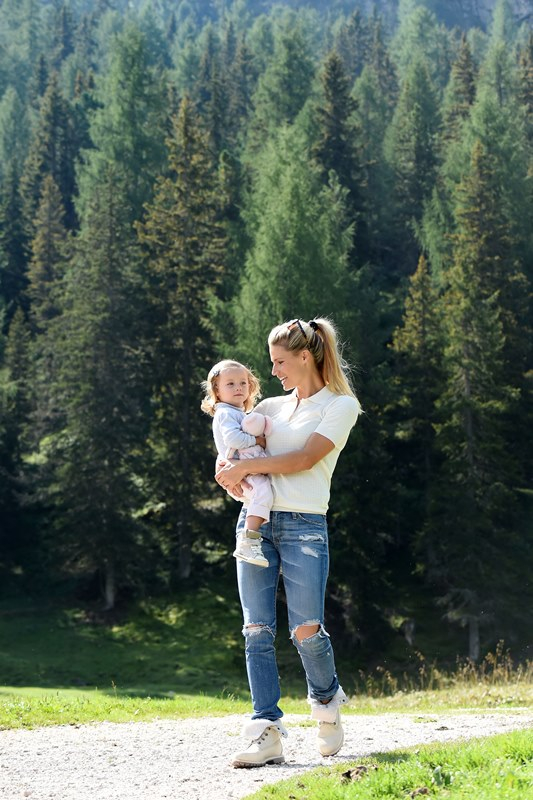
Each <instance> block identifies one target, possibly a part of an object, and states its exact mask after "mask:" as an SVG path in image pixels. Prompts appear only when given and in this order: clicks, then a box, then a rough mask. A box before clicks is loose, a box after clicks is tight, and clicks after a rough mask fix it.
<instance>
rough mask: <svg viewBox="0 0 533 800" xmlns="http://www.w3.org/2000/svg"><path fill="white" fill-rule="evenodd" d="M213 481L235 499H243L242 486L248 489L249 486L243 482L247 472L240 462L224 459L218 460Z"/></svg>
mask: <svg viewBox="0 0 533 800" xmlns="http://www.w3.org/2000/svg"><path fill="white" fill-rule="evenodd" d="M216 470H217V471H216V473H215V480H216V482H217V483H218V484H219V485H220V486H222V488H223V489H225V490H226V491H227V492H230V493H231V494H232V495H235V497H243V496H244V495H243V491H242V486H241V484H243V485H244V486H246V487H249V484H247V483H246V481H244V480H243V478H244V477H245V475H246V474H247V470H246V469H245V468H244V469H243V464H242V462H239V461H226V460H225V459H222V458H218V459H217V465H216Z"/></svg>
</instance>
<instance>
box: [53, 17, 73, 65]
mask: <svg viewBox="0 0 533 800" xmlns="http://www.w3.org/2000/svg"><path fill="white" fill-rule="evenodd" d="M55 14H56V18H55V26H54V40H53V44H52V48H53V61H52V66H53V68H54V69H55V70H59V69H60V67H61V64H62V63H63V61H64V60H65V59H66V58H68V56H69V55H70V54H71V53H73V52H74V20H73V18H72V9H71V7H70V3H68V2H63V4H62V5H61V8H58V9H56V12H55Z"/></svg>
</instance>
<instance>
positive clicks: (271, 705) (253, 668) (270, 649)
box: [237, 509, 339, 720]
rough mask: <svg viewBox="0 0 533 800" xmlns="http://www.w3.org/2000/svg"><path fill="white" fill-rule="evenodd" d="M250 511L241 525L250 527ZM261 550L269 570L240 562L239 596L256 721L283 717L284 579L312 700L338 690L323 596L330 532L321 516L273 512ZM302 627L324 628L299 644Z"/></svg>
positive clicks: (291, 625) (263, 529) (263, 531)
mask: <svg viewBox="0 0 533 800" xmlns="http://www.w3.org/2000/svg"><path fill="white" fill-rule="evenodd" d="M245 519H246V510H245V509H243V511H242V512H241V514H240V516H239V520H238V522H237V534H238V533H240V532H241V531H242V530H243V529H244V527H245ZM260 530H261V535H262V537H263V541H262V550H263V553H264V555H265V557H266V558H267V559H268V563H269V566H268V567H257V566H254V565H253V564H248V563H246V562H243V561H237V578H238V585H239V595H240V599H241V605H242V609H243V616H244V627H243V634H244V637H245V642H246V669H247V672H248V682H249V684H250V691H251V693H252V703H253V715H252V719H270V720H276V719H279V718H280V717H282V716H283V712H282V710H281V709H280V708H279V706H278V702H279V699H280V696H281V692H280V685H279V675H278V667H277V663H276V651H275V647H274V639H275V636H276V591H277V587H278V580H279V576H280V574H282V575H283V583H284V586H285V595H286V598H287V608H288V616H289V629H290V633H291V639H292V642H293V644H294V645H295V647H296V649H297V650H298V653H299V654H300V658H301V660H302V664H303V667H304V669H305V674H306V678H307V687H308V693H309V696H310V697H314V698H315V699H316V700H328V699H329V698H331V697H333V695H334V694H335V692H336V691H337V689H338V688H339V681H338V679H337V673H336V671H335V661H334V658H333V648H332V646H331V641H330V638H329V635H328V634H327V633H326V631H325V629H324V595H325V590H326V581H327V577H328V568H329V553H328V531H327V523H326V517H325V516H324V515H322V514H305V513H301V514H299V513H293V512H290V511H273V512H272V513H271V518H270V522H267V523H265V524H264V525H262V526H261V529H260ZM300 625H319V626H320V627H319V630H318V631H317V633H315V634H314V635H312V636H310V637H308V638H307V639H303V641H301V642H300V641H298V639H297V638H296V635H295V629H296V628H298V627H299V626H300Z"/></svg>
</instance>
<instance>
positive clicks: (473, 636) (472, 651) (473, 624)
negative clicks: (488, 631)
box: [468, 617, 480, 662]
mask: <svg viewBox="0 0 533 800" xmlns="http://www.w3.org/2000/svg"><path fill="white" fill-rule="evenodd" d="M479 651H480V646H479V619H478V618H477V617H469V619H468V657H469V659H470V661H474V662H477V661H479Z"/></svg>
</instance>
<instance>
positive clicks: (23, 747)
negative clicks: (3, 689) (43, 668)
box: [0, 709, 533, 800]
mask: <svg viewBox="0 0 533 800" xmlns="http://www.w3.org/2000/svg"><path fill="white" fill-rule="evenodd" d="M343 719H344V727H345V731H346V741H345V745H344V747H343V749H342V750H341V753H340V754H339V756H337V757H335V758H333V759H323V758H321V757H320V756H319V755H318V754H317V753H316V751H315V747H314V737H315V730H314V728H313V727H310V726H309V722H308V720H307V717H304V716H300V715H287V716H286V717H285V718H284V722H285V724H286V725H287V727H288V728H289V732H290V736H289V738H288V739H286V740H285V744H284V748H285V757H286V759H287V763H286V764H283V765H279V766H272V767H264V768H262V769H253V770H243V769H239V770H237V769H232V768H231V767H229V766H228V761H229V758H230V756H231V753H232V752H233V751H234V750H235V749H237V748H240V747H241V745H242V743H243V742H242V740H241V739H240V736H239V731H240V727H241V725H242V723H243V721H244V718H243V717H240V716H231V717H222V718H215V719H205V718H203V719H187V720H159V721H156V722H149V723H142V722H139V723H127V724H121V725H118V724H110V723H103V724H98V725H82V726H78V727H76V726H60V727H53V728H39V729H37V730H33V731H27V730H17V731H1V732H0V798H2V800H23V799H24V798H31V800H163V798H165V799H166V798H169V800H170V798H172V800H233V798H242V797H246V795H248V794H251V793H252V792H254V791H256V790H257V789H258V788H259V787H261V786H262V785H263V784H267V783H275V782H276V781H280V780H283V779H285V778H289V777H292V776H294V775H297V774H300V773H302V772H305V771H307V770H309V769H312V768H313V767H316V766H321V765H324V764H332V763H342V762H344V761H353V760H357V759H359V758H361V757H362V756H366V755H370V754H371V753H374V752H378V751H385V750H393V749H398V748H402V747H411V746H413V745H416V744H424V743H428V742H435V741H439V742H444V741H450V740H453V739H459V738H462V737H465V738H467V737H472V736H488V735H491V734H494V733H500V732H502V733H503V732H506V731H510V730H514V729H518V728H531V729H532V733H533V711H532V710H527V709H521V710H516V709H514V710H512V711H497V712H496V711H495V712H491V713H484V714H478V713H475V714H474V713H464V714H460V715H459V714H434V715H429V714H418V715H414V714H402V715H400V714H382V715H377V716H352V715H347V714H345V715H344V717H343Z"/></svg>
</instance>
